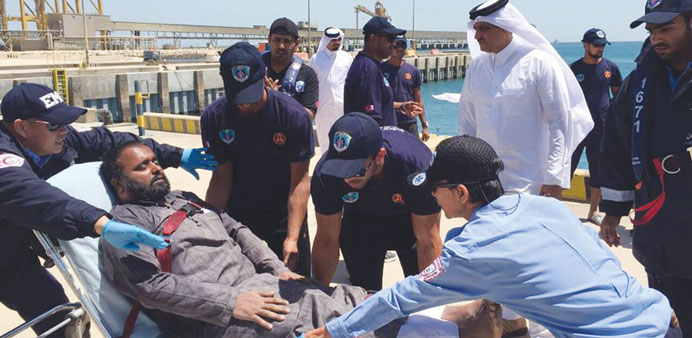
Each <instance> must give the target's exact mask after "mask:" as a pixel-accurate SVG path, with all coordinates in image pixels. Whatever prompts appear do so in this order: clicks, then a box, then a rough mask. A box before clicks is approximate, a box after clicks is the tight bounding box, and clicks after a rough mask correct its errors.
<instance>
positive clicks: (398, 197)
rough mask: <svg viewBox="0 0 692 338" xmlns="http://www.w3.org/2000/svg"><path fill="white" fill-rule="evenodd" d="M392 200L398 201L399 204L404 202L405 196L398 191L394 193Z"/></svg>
mask: <svg viewBox="0 0 692 338" xmlns="http://www.w3.org/2000/svg"><path fill="white" fill-rule="evenodd" d="M392 202H394V203H398V204H404V198H403V197H402V196H401V194H399V193H396V194H394V195H392Z"/></svg>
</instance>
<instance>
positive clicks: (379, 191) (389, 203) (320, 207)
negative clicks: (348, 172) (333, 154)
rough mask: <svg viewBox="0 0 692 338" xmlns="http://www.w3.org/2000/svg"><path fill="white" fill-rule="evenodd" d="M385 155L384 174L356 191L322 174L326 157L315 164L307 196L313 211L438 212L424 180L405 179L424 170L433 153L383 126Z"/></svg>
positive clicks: (403, 132) (342, 182)
mask: <svg viewBox="0 0 692 338" xmlns="http://www.w3.org/2000/svg"><path fill="white" fill-rule="evenodd" d="M382 129H383V130H382V136H383V138H384V145H383V146H384V148H385V149H386V150H387V156H386V158H385V164H384V175H382V177H381V178H380V179H379V180H375V179H370V181H369V182H368V184H366V185H365V187H363V189H360V190H356V189H352V188H351V187H349V186H348V184H346V182H344V180H343V179H342V178H337V177H334V176H329V175H323V174H321V168H322V163H323V162H324V159H325V156H326V154H325V156H323V157H322V159H321V160H320V161H319V162H318V163H317V166H316V167H315V172H314V173H313V175H312V183H311V184H312V185H311V189H310V193H311V195H312V202H313V204H314V205H315V211H317V212H318V213H320V214H323V215H333V214H335V213H337V212H339V211H341V209H342V207H343V208H353V209H354V210H357V211H359V212H362V213H367V214H372V215H383V216H390V215H401V214H409V213H414V214H416V215H431V214H434V213H437V212H439V211H440V207H439V206H438V205H437V201H436V200H435V198H434V197H433V196H432V193H431V191H430V186H429V185H428V181H427V180H422V181H424V182H420V184H419V185H417V186H416V185H413V184H409V183H408V181H407V178H408V176H409V175H411V174H414V175H415V174H417V173H419V172H420V171H424V170H426V169H427V168H428V167H429V166H430V162H432V152H431V151H430V149H428V147H427V146H426V145H425V144H423V142H421V141H420V140H419V139H418V138H417V137H415V136H413V135H412V134H410V133H408V132H405V131H404V130H403V129H399V128H396V127H383V128H382Z"/></svg>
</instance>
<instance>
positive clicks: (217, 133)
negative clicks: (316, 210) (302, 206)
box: [201, 90, 315, 211]
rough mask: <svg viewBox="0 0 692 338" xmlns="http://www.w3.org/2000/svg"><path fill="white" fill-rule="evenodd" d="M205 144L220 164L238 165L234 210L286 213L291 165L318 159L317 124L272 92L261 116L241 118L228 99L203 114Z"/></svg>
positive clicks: (233, 189)
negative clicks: (315, 157) (313, 131)
mask: <svg viewBox="0 0 692 338" xmlns="http://www.w3.org/2000/svg"><path fill="white" fill-rule="evenodd" d="M201 126H202V141H203V142H204V146H206V147H208V148H209V152H210V153H212V154H214V156H215V157H216V160H217V161H218V162H219V164H223V163H227V162H228V161H231V163H232V164H233V186H232V187H231V195H230V197H229V201H228V206H227V207H228V209H229V210H238V209H239V210H249V211H255V210H259V211H261V210H276V209H277V208H286V206H287V203H288V192H289V190H290V183H291V167H290V166H291V163H294V162H303V161H306V160H308V159H310V158H311V157H312V156H313V155H314V153H315V152H314V140H313V133H312V121H311V120H310V117H309V116H308V113H307V112H306V111H305V109H304V108H303V107H302V106H301V105H300V104H299V103H298V102H297V101H295V100H293V99H292V98H291V97H289V96H288V95H286V94H284V93H281V92H277V91H273V90H268V91H267V104H266V106H265V107H264V108H263V109H262V110H260V111H259V112H257V113H255V114H252V115H249V116H241V115H240V114H239V113H238V110H237V108H236V106H235V105H233V104H228V103H227V101H226V97H225V96H224V97H221V98H219V99H218V100H216V101H214V102H213V103H212V104H211V105H210V106H209V107H207V109H205V110H204V114H202V121H201Z"/></svg>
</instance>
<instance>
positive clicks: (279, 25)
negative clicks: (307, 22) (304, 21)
mask: <svg viewBox="0 0 692 338" xmlns="http://www.w3.org/2000/svg"><path fill="white" fill-rule="evenodd" d="M272 34H282V35H290V36H293V37H294V38H296V39H297V38H298V26H296V23H295V22H293V21H292V20H291V19H289V18H278V19H276V20H274V22H273V23H272V25H271V27H269V35H272Z"/></svg>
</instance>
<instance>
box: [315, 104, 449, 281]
mask: <svg viewBox="0 0 692 338" xmlns="http://www.w3.org/2000/svg"><path fill="white" fill-rule="evenodd" d="M329 139H330V140H332V142H331V143H330V145H329V151H328V152H327V154H325V155H324V156H322V159H321V160H320V162H318V163H317V166H316V167H315V171H314V173H313V175H312V183H311V187H310V190H311V194H312V201H313V204H314V205H315V214H316V216H317V234H316V235H315V245H314V246H313V255H312V257H313V266H314V268H313V271H314V276H315V278H316V279H317V280H319V281H321V282H323V283H330V282H331V280H332V277H333V276H334V272H335V271H336V267H337V263H338V262H339V248H341V253H342V254H343V256H344V261H345V263H346V269H347V270H348V273H349V277H350V280H351V283H352V284H353V285H358V286H361V287H363V288H365V289H368V290H379V289H381V288H382V271H383V265H384V258H385V252H386V251H387V250H396V252H397V254H398V256H399V258H400V262H401V267H402V268H403V271H404V275H406V276H410V275H414V274H416V273H418V272H419V271H420V270H421V269H422V268H424V267H425V266H427V265H428V264H429V263H430V262H431V261H432V260H433V259H434V258H435V257H436V256H437V255H438V254H439V252H440V247H441V245H442V242H441V240H440V233H439V231H440V208H439V206H437V204H436V203H435V199H434V198H433V197H432V195H431V194H430V190H429V187H428V186H427V185H426V184H424V177H423V176H419V177H416V178H415V179H414V180H413V183H411V184H409V183H408V181H407V178H408V176H409V175H412V174H415V173H417V172H419V171H421V170H424V169H425V168H427V167H428V166H429V165H430V162H431V161H432V158H433V154H432V153H431V152H430V149H428V147H426V146H425V144H424V143H423V142H421V141H420V140H419V139H418V138H417V137H415V136H413V135H411V134H410V133H407V132H405V131H404V130H402V129H399V128H396V127H382V128H380V127H378V125H377V122H375V120H374V119H373V118H371V117H370V116H368V115H366V114H364V113H359V112H354V113H350V114H346V115H344V116H343V117H341V118H340V119H339V120H337V121H336V123H334V125H333V126H332V129H331V130H330V131H329Z"/></svg>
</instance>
